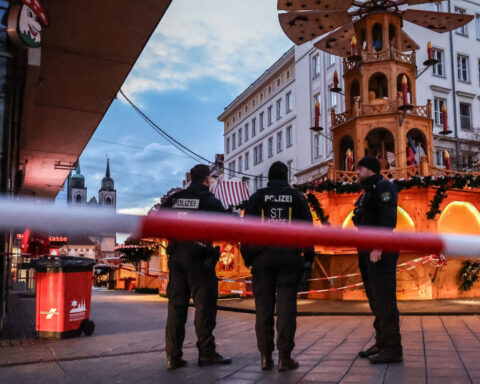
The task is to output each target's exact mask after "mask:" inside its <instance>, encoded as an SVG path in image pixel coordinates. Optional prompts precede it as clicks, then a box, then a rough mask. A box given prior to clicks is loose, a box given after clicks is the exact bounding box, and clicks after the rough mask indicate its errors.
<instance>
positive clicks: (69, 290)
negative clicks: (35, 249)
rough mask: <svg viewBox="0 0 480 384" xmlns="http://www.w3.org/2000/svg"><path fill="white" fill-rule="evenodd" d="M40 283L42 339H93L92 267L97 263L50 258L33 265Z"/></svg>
mask: <svg viewBox="0 0 480 384" xmlns="http://www.w3.org/2000/svg"><path fill="white" fill-rule="evenodd" d="M32 264H33V266H34V268H35V270H36V280H37V313H36V329H37V332H38V335H39V336H40V337H42V338H49V339H51V338H53V339H62V338H67V337H75V336H80V335H81V333H82V332H84V333H85V334H86V335H88V336H90V335H91V334H92V333H93V331H94V330H95V324H94V322H93V321H91V320H90V302H91V296H92V280H93V266H94V264H95V260H92V259H87V258H83V257H73V256H48V257H42V258H39V259H36V260H34V261H32Z"/></svg>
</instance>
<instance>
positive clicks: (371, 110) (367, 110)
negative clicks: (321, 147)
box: [331, 97, 432, 128]
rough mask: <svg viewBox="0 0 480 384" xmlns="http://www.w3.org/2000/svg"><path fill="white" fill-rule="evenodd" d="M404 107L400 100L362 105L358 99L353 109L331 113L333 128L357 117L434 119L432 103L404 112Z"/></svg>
mask: <svg viewBox="0 0 480 384" xmlns="http://www.w3.org/2000/svg"><path fill="white" fill-rule="evenodd" d="M401 105H403V104H402V102H401V101H400V100H395V101H391V102H388V101H385V102H383V103H373V104H361V103H360V98H359V97H356V98H355V100H354V105H353V108H351V109H348V110H346V111H345V112H342V113H338V114H337V113H335V109H332V111H331V121H332V128H334V127H337V126H339V125H342V124H344V123H346V122H348V121H350V120H353V119H354V118H356V117H366V116H378V115H389V114H392V113H401V114H404V113H405V115H408V116H416V117H422V118H426V119H431V118H432V102H431V101H430V100H428V103H427V105H415V106H413V109H411V110H409V111H406V112H405V111H402V110H400V109H399V106H401Z"/></svg>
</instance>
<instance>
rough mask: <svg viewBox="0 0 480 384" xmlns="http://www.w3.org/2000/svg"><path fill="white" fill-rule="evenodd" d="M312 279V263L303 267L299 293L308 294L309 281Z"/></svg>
mask: <svg viewBox="0 0 480 384" xmlns="http://www.w3.org/2000/svg"><path fill="white" fill-rule="evenodd" d="M311 277H312V263H309V262H306V263H305V264H304V265H303V271H302V275H301V277H300V281H299V282H298V292H306V291H308V289H309V286H310V282H309V281H308V280H309V279H310V278H311Z"/></svg>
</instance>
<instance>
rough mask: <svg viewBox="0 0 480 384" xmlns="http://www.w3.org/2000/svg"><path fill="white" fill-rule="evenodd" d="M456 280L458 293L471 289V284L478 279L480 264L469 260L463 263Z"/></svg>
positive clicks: (479, 276)
mask: <svg viewBox="0 0 480 384" xmlns="http://www.w3.org/2000/svg"><path fill="white" fill-rule="evenodd" d="M458 278H459V280H460V283H459V287H458V288H459V290H460V291H462V292H466V291H469V290H470V289H472V286H473V284H475V282H477V281H478V280H479V278H480V263H479V262H476V261H470V260H467V261H465V262H464V263H463V266H462V268H461V269H460V271H459V273H458Z"/></svg>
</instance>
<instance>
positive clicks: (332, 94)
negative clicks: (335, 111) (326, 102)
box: [328, 84, 337, 108]
mask: <svg viewBox="0 0 480 384" xmlns="http://www.w3.org/2000/svg"><path fill="white" fill-rule="evenodd" d="M331 88H333V84H331V85H330V86H329V87H328V93H330V108H333V107H335V106H336V105H337V94H336V93H335V92H331V91H330V89H331Z"/></svg>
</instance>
